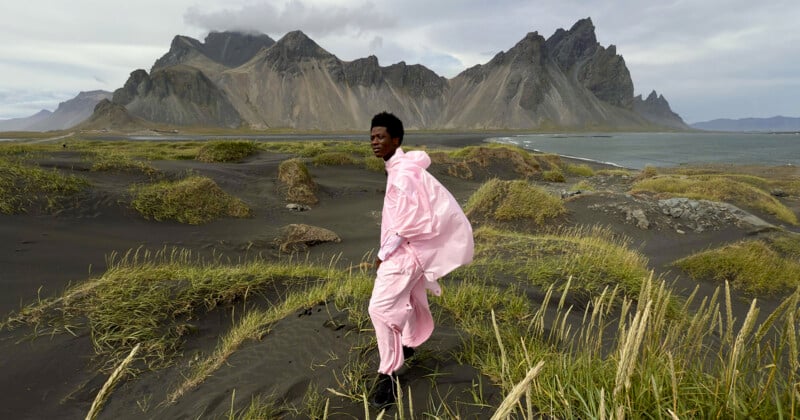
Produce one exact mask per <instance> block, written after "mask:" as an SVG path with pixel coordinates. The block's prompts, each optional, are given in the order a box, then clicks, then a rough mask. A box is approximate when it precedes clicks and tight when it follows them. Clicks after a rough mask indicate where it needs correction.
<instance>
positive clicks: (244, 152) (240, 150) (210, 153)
mask: <svg viewBox="0 0 800 420" xmlns="http://www.w3.org/2000/svg"><path fill="white" fill-rule="evenodd" d="M257 151H258V146H257V145H256V143H255V142H253V141H241V140H240V141H212V142H207V143H205V144H204V145H203V146H202V147H201V148H200V150H199V151H198V152H197V157H196V158H195V159H197V160H199V161H200V162H238V161H240V160H242V159H244V158H246V157H248V156H252V155H253V154H255V153H256V152H257Z"/></svg>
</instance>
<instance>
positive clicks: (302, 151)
mask: <svg viewBox="0 0 800 420" xmlns="http://www.w3.org/2000/svg"><path fill="white" fill-rule="evenodd" d="M260 147H261V148H262V149H264V150H267V151H271V152H278V153H288V154H292V155H296V156H299V157H304V158H313V157H315V156H318V155H321V154H324V153H333V152H338V153H345V154H348V155H355V156H363V157H367V156H372V149H371V148H370V145H369V141H347V140H341V141H315V140H302V141H293V142H264V143H262V144H261V145H260Z"/></svg>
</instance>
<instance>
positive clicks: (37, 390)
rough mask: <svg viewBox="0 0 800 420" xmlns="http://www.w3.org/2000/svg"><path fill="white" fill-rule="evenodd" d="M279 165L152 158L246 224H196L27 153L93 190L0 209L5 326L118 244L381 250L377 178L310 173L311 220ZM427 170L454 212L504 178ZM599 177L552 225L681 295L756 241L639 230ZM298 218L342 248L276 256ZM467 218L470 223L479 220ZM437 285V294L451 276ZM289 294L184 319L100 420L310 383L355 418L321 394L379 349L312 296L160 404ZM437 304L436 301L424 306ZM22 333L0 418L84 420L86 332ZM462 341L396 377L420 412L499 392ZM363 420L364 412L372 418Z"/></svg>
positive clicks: (342, 402)
mask: <svg viewBox="0 0 800 420" xmlns="http://www.w3.org/2000/svg"><path fill="white" fill-rule="evenodd" d="M485 137H487V136H486V135H485V134H464V135H460V134H452V135H451V134H447V135H443V134H430V135H428V134H412V135H409V136H408V137H407V138H406V140H405V142H404V143H405V145H407V146H408V147H417V146H425V147H427V148H437V147H446V148H457V147H464V146H470V145H479V144H481V142H482V140H483V138H485ZM289 157H291V155H289V154H286V153H272V152H264V151H262V152H259V153H257V154H255V155H253V156H250V157H248V158H246V159H245V160H243V161H242V162H238V163H203V162H198V161H195V160H171V161H166V160H164V161H152V162H151V163H152V165H153V166H154V167H155V168H156V169H157V170H158V171H159V172H161V173H164V174H169V175H174V176H176V177H177V176H179V175H180V174H182V173H186V172H187V171H190V172H191V173H194V174H200V175H203V176H207V177H209V178H211V179H213V180H214V181H215V182H216V183H217V185H219V186H220V187H221V188H222V189H223V190H225V191H226V192H228V193H230V194H232V195H234V196H236V197H239V198H240V199H241V200H242V201H244V202H245V203H247V204H248V206H249V207H250V209H251V216H250V217H247V218H221V219H218V220H215V221H212V222H210V223H207V224H202V225H187V224H181V223H178V222H175V221H163V222H157V221H153V220H146V219H145V218H143V217H142V216H141V215H139V214H138V213H136V212H135V211H134V210H133V209H131V208H130V207H129V206H128V204H127V203H128V201H129V198H128V192H127V191H128V190H127V189H128V187H129V186H130V185H132V184H135V183H144V182H147V177H146V176H144V175H143V174H140V173H135V172H134V173H131V172H96V171H91V170H89V167H88V166H87V165H88V164H87V163H86V161H85V160H83V159H82V158H81V155H80V154H79V153H70V152H69V151H68V150H67V151H64V152H60V153H52V154H46V155H43V156H42V157H40V158H37V160H38V163H39V165H40V166H42V167H45V168H57V169H58V170H59V171H62V172H64V173H72V174H79V175H81V176H83V177H86V178H87V179H88V180H89V182H90V184H91V188H89V189H88V191H85V192H82V193H80V194H79V195H78V196H77V197H76V198H74V199H73V200H72V202H71V203H70V204H69V205H68V206H65V208H63V209H61V210H59V211H58V212H56V214H47V213H44V212H31V213H28V214H14V215H3V214H0V287H2V289H3V293H2V294H0V314H2V316H3V320H5V319H6V318H8V317H9V316H12V315H13V314H15V313H17V312H19V311H20V309H21V308H22V307H24V306H26V305H29V304H32V303H34V302H36V301H37V300H38V299H44V298H49V297H55V296H58V295H59V294H60V293H63V291H64V290H65V289H66V288H67V287H68V286H70V285H74V284H78V283H80V282H82V281H85V280H87V279H89V278H91V277H93V276H98V275H101V274H102V273H104V272H105V271H106V270H107V269H108V268H109V265H108V263H109V257H110V256H112V255H113V254H118V255H120V254H125V253H126V252H128V251H129V250H136V249H147V250H153V251H157V250H160V249H165V248H172V247H176V248H181V249H187V250H191V251H192V252H193V254H194V255H196V256H201V257H205V258H210V259H214V258H218V259H222V260H230V261H247V260H249V259H252V258H256V257H259V258H265V259H268V260H279V259H287V258H290V257H291V258H296V259H307V260H308V261H319V262H322V263H323V264H324V263H325V262H330V261H333V262H331V264H334V265H336V266H337V267H342V268H347V267H357V266H358V265H359V264H360V263H362V262H363V261H364V260H365V256H367V255H369V253H370V252H374V251H375V248H376V246H377V240H378V236H379V228H380V227H379V218H378V216H379V214H380V208H381V205H382V199H383V191H384V188H385V175H384V174H382V173H380V172H376V171H368V170H366V169H364V168H363V167H360V166H355V165H343V166H313V165H309V171H310V173H311V175H312V176H313V178H314V181H315V182H316V183H317V184H318V187H319V188H318V191H317V197H318V198H319V203H318V204H315V205H312V206H310V207H311V209H310V210H308V211H302V212H297V211H291V210H287V208H286V204H287V202H286V200H285V199H284V198H283V197H282V196H281V195H280V193H279V192H278V186H277V184H276V182H277V181H276V178H277V171H278V166H279V164H280V163H281V162H282V161H284V160H286V159H287V158H289ZM564 161H565V162H570V161H569V160H568V159H564ZM573 163H576V164H577V163H580V164H585V162H577V161H575V162H573ZM590 166H592V167H593V169H595V170H599V169H602V168H603V165H600V164H590ZM431 172H432V173H434V174H435V175H436V176H437V177H438V178H439V179H440V180H441V182H442V183H443V184H444V185H445V186H447V187H448V188H449V189H450V190H451V192H452V193H453V194H454V196H455V197H456V198H457V199H458V200H459V202H461V203H466V201H467V199H468V198H469V197H470V196H471V195H472V194H473V193H474V192H475V191H476V190H477V189H478V188H479V187H480V186H481V184H482V183H483V182H485V181H486V180H487V179H488V178H491V177H492V176H503V173H502V171H501V170H500V169H498V170H496V171H493V170H492V169H491V167H490V168H489V169H486V172H485V173H481V176H480V177H476V178H474V179H462V178H458V177H454V176H450V175H448V173H447V171H446V170H445V169H444V168H443V167H442V166H441V165H440V166H437V165H436V164H434V166H433V167H432V168H431ZM598 179H599V178H598ZM578 181H579V178H578V177H575V176H567V179H566V182H564V183H554V182H544V181H536V182H537V184H540V185H541V186H542V187H543V188H545V189H547V190H549V191H552V192H553V193H554V194H558V192H569V191H570V189H571V186H573V185H574V184H575V183H576V182H578ZM596 182H597V183H598V186H597V188H596V191H594V192H589V191H582V192H580V193H578V194H572V195H569V194H562V195H564V204H565V206H566V208H567V210H568V213H567V214H566V215H565V216H563V217H561V218H560V219H558V220H557V221H555V222H553V223H556V224H558V225H559V226H561V227H562V228H568V227H574V226H593V225H600V226H605V227H607V228H608V229H610V230H611V231H613V232H614V233H616V234H618V235H621V236H625V237H627V238H629V239H630V247H631V248H632V249H635V250H637V251H639V252H640V253H642V254H643V255H644V256H646V257H647V258H648V260H649V266H650V268H651V269H652V270H654V272H655V273H656V275H663V276H665V278H667V279H669V281H670V282H672V283H673V284H674V288H675V290H676V291H677V292H678V293H681V294H688V293H690V292H691V291H692V290H693V289H694V287H695V286H698V285H699V288H700V293H712V291H713V289H714V288H715V287H717V286H719V283H716V282H707V283H702V282H701V283H698V282H697V281H695V280H692V279H690V278H688V277H687V276H686V275H685V274H684V273H682V272H681V271H680V270H679V269H677V268H676V267H674V266H672V265H671V264H672V263H673V262H674V261H676V260H678V259H680V258H682V257H685V256H688V255H690V254H693V253H695V252H698V251H701V250H705V249H709V248H713V247H718V246H721V245H724V244H729V243H733V242H736V241H739V240H742V239H746V238H752V237H755V236H758V235H759V234H760V232H766V231H768V229H763V228H759V227H753V226H744V225H737V224H736V223H733V222H731V223H727V224H723V223H719V224H717V225H715V226H713V228H708V229H705V230H703V231H691V230H688V229H685V230H680V229H676V228H675V227H674V226H673V225H672V224H670V223H674V222H673V221H671V220H670V218H669V216H664V215H662V216H658V217H657V215H655V214H654V215H648V216H649V219H650V220H649V221H650V223H651V226H650V228H647V229H643V228H641V227H637V226H636V225H635V224H634V223H631V222H630V220H626V215H625V214H623V213H621V212H620V211H619V210H618V209H619V208H621V206H624V205H625V204H626V203H627V204H631V203H635V202H637V201H636V200H640V198H638V197H636V196H632V195H630V194H628V193H627V191H628V188H629V186H630V184H631V182H632V179H630V178H628V177H624V178H622V177H613V176H609V177H605V178H602V179H599V180H596ZM780 200H781V201H782V202H783V203H784V204H785V205H786V206H787V207H789V208H791V209H792V210H793V211H794V212H795V214H797V213H798V212H799V211H800V201H799V199H798V197H794V196H787V197H782V198H780ZM615 209H616V210H615ZM746 210H749V209H746ZM756 215H757V216H758V217H759V218H761V219H762V220H764V221H765V222H766V223H769V224H772V225H774V226H778V227H781V228H783V229H787V230H788V231H793V232H798V228H797V226H790V225H786V224H785V223H783V222H781V221H780V220H777V219H775V218H774V217H773V216H771V215H769V214H764V213H758V214H756ZM660 217H661V218H660ZM662 218H663V220H662ZM628 219H630V218H628ZM662 222H663V223H662ZM297 223H302V224H307V225H312V226H319V227H324V228H326V229H329V230H332V231H333V232H336V233H337V234H338V235H339V236H340V237H341V242H339V243H324V244H319V245H315V246H312V247H310V248H309V249H308V253H307V254H306V253H304V252H301V253H299V254H296V255H294V256H289V255H286V254H285V253H281V252H280V250H279V249H278V248H277V246H276V245H275V238H277V237H278V236H280V229H281V228H282V227H284V226H286V225H289V224H297ZM475 224H476V226H475V227H476V228H477V227H478V226H480V224H481V223H479V222H476V223H475ZM679 230H680V231H679ZM443 283H444V285H445V290H447V286H448V283H447V280H446V279H445V280H444V282H443ZM289 289H290V287H289V286H287V287H286V289H280V288H278V287H276V288H274V290H272V291H265V292H263V293H262V295H261V297H260V298H259V299H255V300H253V301H252V302H246V303H244V302H241V301H236V302H233V303H231V304H230V305H227V306H218V307H216V308H214V309H213V310H211V311H210V312H208V313H206V314H202V315H198V316H197V318H196V319H194V320H193V328H194V332H193V334H191V335H189V338H188V339H187V340H186V341H185V343H184V345H183V347H182V348H181V349H180V350H179V355H178V357H177V359H176V360H175V362H174V363H172V364H171V365H169V366H167V367H165V368H164V369H161V370H158V371H155V372H143V373H141V374H140V375H138V376H137V377H135V378H126V379H125V380H124V381H123V382H122V383H121V384H120V385H118V386H117V387H116V389H115V390H114V391H113V393H112V394H111V396H110V398H109V399H108V401H107V403H106V405H105V407H104V409H103V410H102V412H101V414H100V417H99V418H118V419H128V418H130V419H133V418H187V419H188V418H222V417H225V418H227V417H228V415H229V413H231V412H232V411H233V410H240V409H242V408H243V407H245V406H246V405H247V404H249V403H250V402H251V400H252V399H253V398H255V397H257V396H270V397H271V398H272V399H274V400H276V401H281V402H283V403H285V404H287V405H294V406H297V407H303V406H304V405H307V404H309V403H308V401H305V400H304V396H305V395H306V394H307V390H308V389H309V387H314V388H316V389H317V390H319V391H320V392H321V393H323V394H325V395H327V396H328V397H329V398H330V401H329V404H330V406H331V407H335V413H336V417H331V418H361V417H363V416H364V407H363V404H362V403H361V402H359V401H353V400H350V399H348V398H346V397H343V396H341V395H337V393H334V392H326V390H328V389H333V390H337V389H339V386H340V382H341V380H342V375H343V372H346V371H347V367H348V363H350V362H352V361H353V360H352V359H353V357H355V356H354V354H353V353H352V349H353V348H359V346H360V347H361V348H364V349H365V350H364V354H361V355H358V357H361V359H362V360H365V361H367V362H368V363H372V364H373V365H374V364H376V363H377V352H376V350H375V349H374V348H370V347H369V346H368V345H367V344H368V343H369V340H370V338H371V334H372V332H371V331H369V330H367V331H364V330H358V329H357V326H355V325H353V324H352V322H350V321H348V320H347V314H346V313H345V311H344V310H343V309H342V308H337V307H336V305H333V304H332V303H331V302H319V303H318V304H316V305H314V306H312V307H309V308H305V309H304V310H303V311H299V312H297V313H294V314H293V315H291V316H288V317H286V318H284V319H282V320H280V321H278V322H276V323H275V324H274V325H273V326H272V327H271V329H270V331H269V333H268V334H266V335H264V337H263V338H262V339H260V340H257V341H253V340H251V341H246V342H245V343H244V344H243V345H242V346H241V347H240V348H239V349H238V350H237V351H236V352H235V353H233V354H232V355H231V356H230V357H229V358H228V359H227V360H226V362H225V363H224V364H223V365H222V366H221V367H220V368H219V369H218V370H217V371H216V372H214V373H213V374H212V375H210V376H209V377H208V378H207V379H205V380H204V381H202V382H201V383H200V384H199V385H197V386H196V387H194V388H192V389H190V390H189V391H188V392H186V393H185V394H183V395H182V396H181V397H180V398H179V399H177V401H175V402H172V403H166V402H165V400H166V398H167V396H168V395H169V394H170V392H172V390H173V389H174V387H175V386H176V384H178V383H180V381H181V379H182V377H183V375H184V374H185V370H186V368H187V367H189V366H191V364H192V363H193V360H197V358H199V357H200V355H206V354H209V353H211V352H212V351H213V348H214V346H215V345H216V344H217V343H218V341H219V337H220V336H221V335H222V334H223V333H224V331H226V330H227V329H228V328H229V327H230V326H231V324H232V323H233V322H234V321H235V320H237V319H239V318H240V316H241V313H240V312H242V311H243V310H244V308H245V307H248V305H253V306H260V307H265V306H268V305H270V297H271V298H272V299H280V298H281V297H282V296H284V295H285V294H286V293H287V290H289ZM779 301H780V300H779V298H778V297H765V298H763V299H759V304H760V305H761V306H762V308H764V309H763V310H762V314H764V313H768V312H769V310H770V308H774V307H776V306H777V304H778V302H779ZM433 302H434V303H433V304H434V305H436V303H435V299H434V300H433ZM748 305H749V298H747V297H738V298H737V300H736V305H735V310H736V311H737V314H739V316H743V314H744V313H746V310H747V306H748ZM331 321H335V322H331ZM34 332H35V331H34V330H33V328H32V327H18V328H13V329H8V328H7V329H0V372H2V375H1V376H0V417H2V418H8V419H11V418H14V419H42V418H62V419H73V418H74V419H78V418H84V417H85V416H86V413H87V412H88V411H89V408H90V406H91V404H92V401H93V400H94V398H95V395H96V394H97V392H98V390H99V389H100V387H102V385H103V383H104V382H105V381H106V379H107V377H108V373H107V372H101V371H100V370H99V369H98V366H97V365H96V362H97V361H96V360H95V359H93V357H92V356H93V346H92V337H91V335H90V333H89V331H88V330H87V329H86V328H80V329H77V330H75V331H74V332H73V334H69V333H66V334H56V335H52V336H42V337H38V338H36V339H30V337H31V335H32V334H33V333H34ZM462 345H463V333H462V332H461V331H459V329H458V328H456V327H455V325H454V324H453V323H452V322H450V320H448V319H447V317H443V318H442V319H440V320H439V323H438V325H437V329H436V330H435V332H434V334H433V338H432V339H431V340H430V341H429V342H428V343H426V344H425V345H424V346H423V348H421V349H420V353H421V355H420V356H421V357H419V358H418V360H417V361H415V363H414V364H412V365H411V366H409V367H408V368H407V370H406V372H405V373H404V383H405V384H407V385H408V386H410V388H411V390H412V396H411V397H412V399H413V401H414V405H415V407H419V410H420V413H422V412H423V411H422V410H425V409H427V407H429V402H430V401H431V400H432V399H437V398H440V399H442V400H444V401H447V402H448V403H449V404H451V406H452V407H457V408H458V410H459V415H460V416H462V417H465V418H467V417H468V418H488V417H489V416H491V414H492V413H493V412H494V407H496V405H497V404H499V403H500V401H501V400H502V398H503V397H504V395H503V393H502V392H501V390H500V388H499V387H498V386H497V385H495V384H493V383H492V381H491V380H490V379H489V378H487V377H485V376H484V375H482V374H481V373H480V371H478V370H477V369H476V368H475V367H473V366H470V365H467V364H464V363H462V362H461V361H459V360H458V358H457V357H455V356H454V354H455V351H456V350H457V349H458V348H459V346H462ZM372 367H373V368H374V366H372ZM474 393H480V394H482V396H483V400H484V401H487V402H489V404H490V405H488V406H481V405H475V404H471V403H470V401H471V398H472V395H473V394H474ZM375 414H376V413H375V412H374V411H373V414H372V415H375ZM418 414H419V413H418ZM305 415H306V414H302V411H298V412H296V413H292V412H284V413H283V414H282V416H284V417H289V418H295V417H296V418H304V416H305ZM442 415H443V416H447V414H446V413H443V414H442Z"/></svg>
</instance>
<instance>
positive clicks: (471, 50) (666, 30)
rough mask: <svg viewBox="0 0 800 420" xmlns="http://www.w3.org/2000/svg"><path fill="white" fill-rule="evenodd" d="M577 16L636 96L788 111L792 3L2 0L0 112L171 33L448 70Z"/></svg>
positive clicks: (113, 67) (37, 99)
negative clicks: (295, 40)
mask: <svg viewBox="0 0 800 420" xmlns="http://www.w3.org/2000/svg"><path fill="white" fill-rule="evenodd" d="M645 4H652V5H645ZM585 17H591V19H592V21H593V23H594V26H595V28H596V29H595V32H596V34H597V39H598V41H599V43H600V44H601V45H602V46H604V47H608V46H609V45H611V44H613V45H616V47H617V53H618V54H620V55H622V56H623V58H624V59H625V63H626V64H627V66H628V69H629V70H630V72H631V76H632V78H633V84H634V90H635V94H641V95H643V96H645V97H646V96H647V95H648V94H649V93H650V92H651V91H652V90H656V91H657V92H658V93H659V94H663V95H664V97H666V98H667V100H668V101H669V103H670V105H671V106H672V109H673V111H675V112H677V113H678V114H680V115H681V116H682V117H683V119H684V120H685V121H686V122H688V123H693V122H698V121H705V120H710V119H715V118H744V117H771V116H775V115H784V116H789V117H800V29H798V28H799V27H800V1H797V0H761V1H752V0H661V1H647V0H646V1H641V0H607V1H600V0H541V1H531V0H529V1H523V0H494V1H484V0H460V1H456V0H403V1H397V0H395V1H385V0H337V1H333V0H288V1H287V0H225V1H212V0H158V1H155V0H138V1H127V0H126V1H119V0H70V1H66V0H26V1H21V0H19V1H15V0H2V3H0V19H1V20H2V24H1V25H0V119H6V118H15V117H26V116H30V115H32V114H34V113H36V112H38V111H39V110H41V109H48V110H51V111H52V110H55V108H56V107H57V106H58V103H59V102H62V101H65V100H67V99H71V98H73V97H75V95H77V94H78V92H80V91H89V90H97V89H103V90H107V91H114V90H115V89H117V88H119V87H121V86H122V85H123V84H124V83H125V80H127V78H128V75H129V74H130V72H131V71H133V70H135V69H138V68H143V69H146V70H148V71H149V69H150V67H151V66H152V65H153V62H155V60H156V59H157V58H159V57H160V56H162V55H163V54H164V53H166V52H167V51H168V50H169V46H170V42H171V41H172V38H173V37H174V36H175V35H179V34H180V35H186V36H190V37H193V38H196V39H198V40H201V41H202V40H203V39H204V38H205V36H206V35H207V34H208V32H209V31H212V30H215V31H222V30H247V31H259V32H263V33H266V34H268V35H270V36H271V37H272V38H273V39H275V40H278V39H279V38H280V37H282V36H283V35H284V34H285V33H286V32H289V31H292V30H295V29H300V30H302V31H303V32H305V33H306V34H307V35H308V36H310V37H311V38H312V39H314V40H315V41H316V42H317V43H318V44H319V45H320V46H322V47H323V48H325V49H326V50H328V51H329V52H331V53H333V54H335V55H336V56H338V57H339V58H340V59H342V60H348V61H349V60H353V59H356V58H361V57H366V56H368V55H370V54H372V55H375V56H377V57H378V59H379V61H380V64H381V65H382V66H387V65H390V64H393V63H396V62H398V61H405V62H406V63H408V64H415V63H420V64H423V65H425V66H427V67H428V68H430V69H432V70H433V71H435V72H436V73H438V74H440V75H442V76H445V77H448V78H450V77H453V76H455V75H456V74H458V73H459V72H461V71H462V70H464V69H466V68H468V67H471V66H473V65H475V64H483V63H486V62H487V61H489V60H490V59H491V58H492V57H493V56H494V55H495V54H497V53H498V52H500V51H505V50H508V49H509V48H511V47H512V46H513V45H514V44H515V43H517V42H518V41H519V40H520V39H522V38H523V37H524V36H525V34H526V33H528V32H534V31H537V32H539V33H540V34H541V35H543V36H544V37H545V38H548V37H550V36H551V35H552V34H553V32H554V31H555V30H556V29H558V28H564V29H569V28H570V27H571V26H572V25H573V24H574V23H575V22H576V21H577V20H579V19H582V18H585Z"/></svg>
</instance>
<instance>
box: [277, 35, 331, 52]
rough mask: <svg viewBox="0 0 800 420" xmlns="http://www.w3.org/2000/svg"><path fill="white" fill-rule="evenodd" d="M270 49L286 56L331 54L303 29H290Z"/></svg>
mask: <svg viewBox="0 0 800 420" xmlns="http://www.w3.org/2000/svg"><path fill="white" fill-rule="evenodd" d="M270 50H277V51H280V52H281V53H284V54H286V56H287V57H288V58H294V59H298V58H329V57H333V54H331V53H329V52H328V51H326V50H325V49H324V48H322V47H320V46H319V44H317V43H316V42H314V40H312V39H311V38H309V37H308V35H306V34H305V33H303V31H300V30H297V31H291V32H289V33H287V34H286V35H284V36H283V37H282V38H281V39H279V40H278V42H276V43H275V45H273V46H272V48H270Z"/></svg>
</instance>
